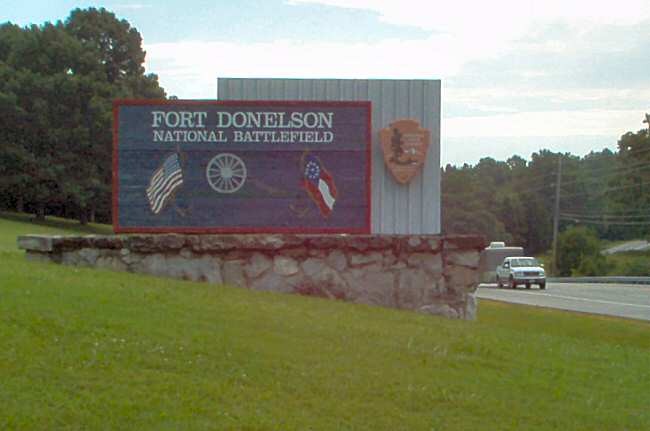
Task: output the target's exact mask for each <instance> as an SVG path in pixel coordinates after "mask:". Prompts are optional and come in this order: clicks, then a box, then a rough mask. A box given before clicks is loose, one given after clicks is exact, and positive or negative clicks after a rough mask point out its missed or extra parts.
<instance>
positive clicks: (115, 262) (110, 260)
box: [95, 254, 127, 271]
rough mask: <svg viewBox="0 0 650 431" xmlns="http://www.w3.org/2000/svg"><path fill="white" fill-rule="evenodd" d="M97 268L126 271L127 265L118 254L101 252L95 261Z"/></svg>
mask: <svg viewBox="0 0 650 431" xmlns="http://www.w3.org/2000/svg"><path fill="white" fill-rule="evenodd" d="M95 266H96V267H97V268H105V269H110V270H111V271H126V270H127V265H126V264H125V263H124V262H123V261H122V259H120V256H119V255H113V254H103V255H100V256H99V257H98V258H97V260H96V261H95Z"/></svg>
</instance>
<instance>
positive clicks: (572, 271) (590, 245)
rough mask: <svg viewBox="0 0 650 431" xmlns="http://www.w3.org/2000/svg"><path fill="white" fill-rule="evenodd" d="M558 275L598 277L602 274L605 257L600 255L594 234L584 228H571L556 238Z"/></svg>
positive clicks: (598, 244)
mask: <svg viewBox="0 0 650 431" xmlns="http://www.w3.org/2000/svg"><path fill="white" fill-rule="evenodd" d="M557 248H558V258H557V261H558V264H557V265H558V266H557V270H558V275H560V276H569V275H598V274H599V273H603V272H604V271H603V267H604V265H605V257H604V256H602V255H601V254H600V242H599V241H598V237H597V236H596V233H595V232H594V231H592V230H590V229H588V228H586V227H582V226H581V227H573V228H570V229H567V230H566V231H564V232H562V233H561V234H560V236H559V237H558V247H557Z"/></svg>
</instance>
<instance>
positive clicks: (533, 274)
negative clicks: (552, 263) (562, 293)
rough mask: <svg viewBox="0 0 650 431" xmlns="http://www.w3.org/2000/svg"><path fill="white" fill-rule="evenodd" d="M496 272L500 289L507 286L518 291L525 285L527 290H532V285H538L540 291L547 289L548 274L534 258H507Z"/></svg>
mask: <svg viewBox="0 0 650 431" xmlns="http://www.w3.org/2000/svg"><path fill="white" fill-rule="evenodd" d="M496 272H497V286H499V287H503V285H504V284H506V285H507V286H508V287H510V288H511V289H516V288H517V286H519V285H522V284H523V285H525V286H526V289H530V286H531V284H536V285H538V286H539V288H540V289H546V273H545V272H544V268H543V267H542V265H541V264H540V263H539V262H538V261H537V259H535V258H534V257H523V256H518V257H506V258H505V259H503V263H502V264H501V265H499V266H497V271H496Z"/></svg>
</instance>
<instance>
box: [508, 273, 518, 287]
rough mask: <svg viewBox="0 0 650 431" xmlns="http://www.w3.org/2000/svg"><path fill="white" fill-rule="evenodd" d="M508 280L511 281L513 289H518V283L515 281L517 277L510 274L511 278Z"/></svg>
mask: <svg viewBox="0 0 650 431" xmlns="http://www.w3.org/2000/svg"><path fill="white" fill-rule="evenodd" d="M508 281H509V284H510V288H511V289H516V288H517V283H515V279H514V278H512V275H511V276H510V279H509V280H508Z"/></svg>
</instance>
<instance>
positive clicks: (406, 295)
mask: <svg viewBox="0 0 650 431" xmlns="http://www.w3.org/2000/svg"><path fill="white" fill-rule="evenodd" d="M432 288H433V286H432V283H431V281H430V279H429V277H428V276H427V274H426V273H425V272H424V270H422V269H406V270H403V271H400V272H399V274H398V277H397V288H396V294H397V295H396V297H397V306H398V307H400V308H409V309H413V308H418V307H421V306H422V305H424V302H423V299H424V297H425V293H426V292H427V291H428V290H432Z"/></svg>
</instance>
